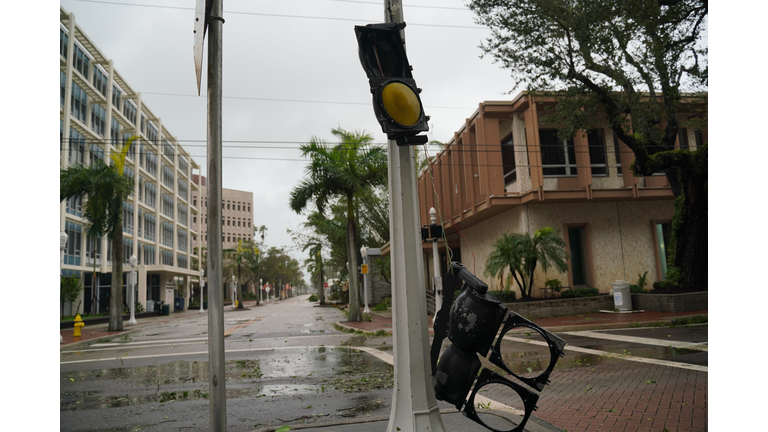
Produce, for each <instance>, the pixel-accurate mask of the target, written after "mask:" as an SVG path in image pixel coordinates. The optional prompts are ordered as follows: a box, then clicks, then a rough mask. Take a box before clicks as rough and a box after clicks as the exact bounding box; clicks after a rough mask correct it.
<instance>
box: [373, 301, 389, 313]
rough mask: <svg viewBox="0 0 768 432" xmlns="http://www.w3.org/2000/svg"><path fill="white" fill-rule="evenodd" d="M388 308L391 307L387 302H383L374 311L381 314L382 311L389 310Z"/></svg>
mask: <svg viewBox="0 0 768 432" xmlns="http://www.w3.org/2000/svg"><path fill="white" fill-rule="evenodd" d="M388 307H389V306H388V305H387V302H381V303H379V304H377V305H376V306H374V307H373V310H375V311H377V312H380V311H385V310H387V308H388Z"/></svg>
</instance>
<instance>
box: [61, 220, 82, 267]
mask: <svg viewBox="0 0 768 432" xmlns="http://www.w3.org/2000/svg"><path fill="white" fill-rule="evenodd" d="M64 232H66V233H67V236H68V237H67V247H66V249H64V264H69V265H78V266H79V265H80V247H81V241H82V234H83V226H82V225H80V224H77V223H74V222H72V221H66V222H65V223H64Z"/></svg>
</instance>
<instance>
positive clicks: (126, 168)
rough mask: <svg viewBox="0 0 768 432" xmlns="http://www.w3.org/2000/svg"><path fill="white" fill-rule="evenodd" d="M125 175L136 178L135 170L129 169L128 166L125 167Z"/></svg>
mask: <svg viewBox="0 0 768 432" xmlns="http://www.w3.org/2000/svg"><path fill="white" fill-rule="evenodd" d="M123 175H124V176H125V177H128V178H131V179H134V178H136V171H134V170H133V168H131V167H129V166H128V165H123Z"/></svg>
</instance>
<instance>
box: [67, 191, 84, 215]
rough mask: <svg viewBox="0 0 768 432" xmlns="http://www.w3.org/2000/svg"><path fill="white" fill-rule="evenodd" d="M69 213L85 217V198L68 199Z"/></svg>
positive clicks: (80, 196)
mask: <svg viewBox="0 0 768 432" xmlns="http://www.w3.org/2000/svg"><path fill="white" fill-rule="evenodd" d="M66 205H67V213H69V214H73V215H75V216H80V217H82V216H83V196H82V195H79V196H73V197H72V198H68V199H67V204H66Z"/></svg>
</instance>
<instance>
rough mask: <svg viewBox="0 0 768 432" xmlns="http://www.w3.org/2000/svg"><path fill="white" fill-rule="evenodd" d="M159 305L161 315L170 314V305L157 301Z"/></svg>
mask: <svg viewBox="0 0 768 432" xmlns="http://www.w3.org/2000/svg"><path fill="white" fill-rule="evenodd" d="M158 303H159V304H160V305H161V308H162V311H163V313H162V315H170V314H171V305H167V304H163V302H158Z"/></svg>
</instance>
